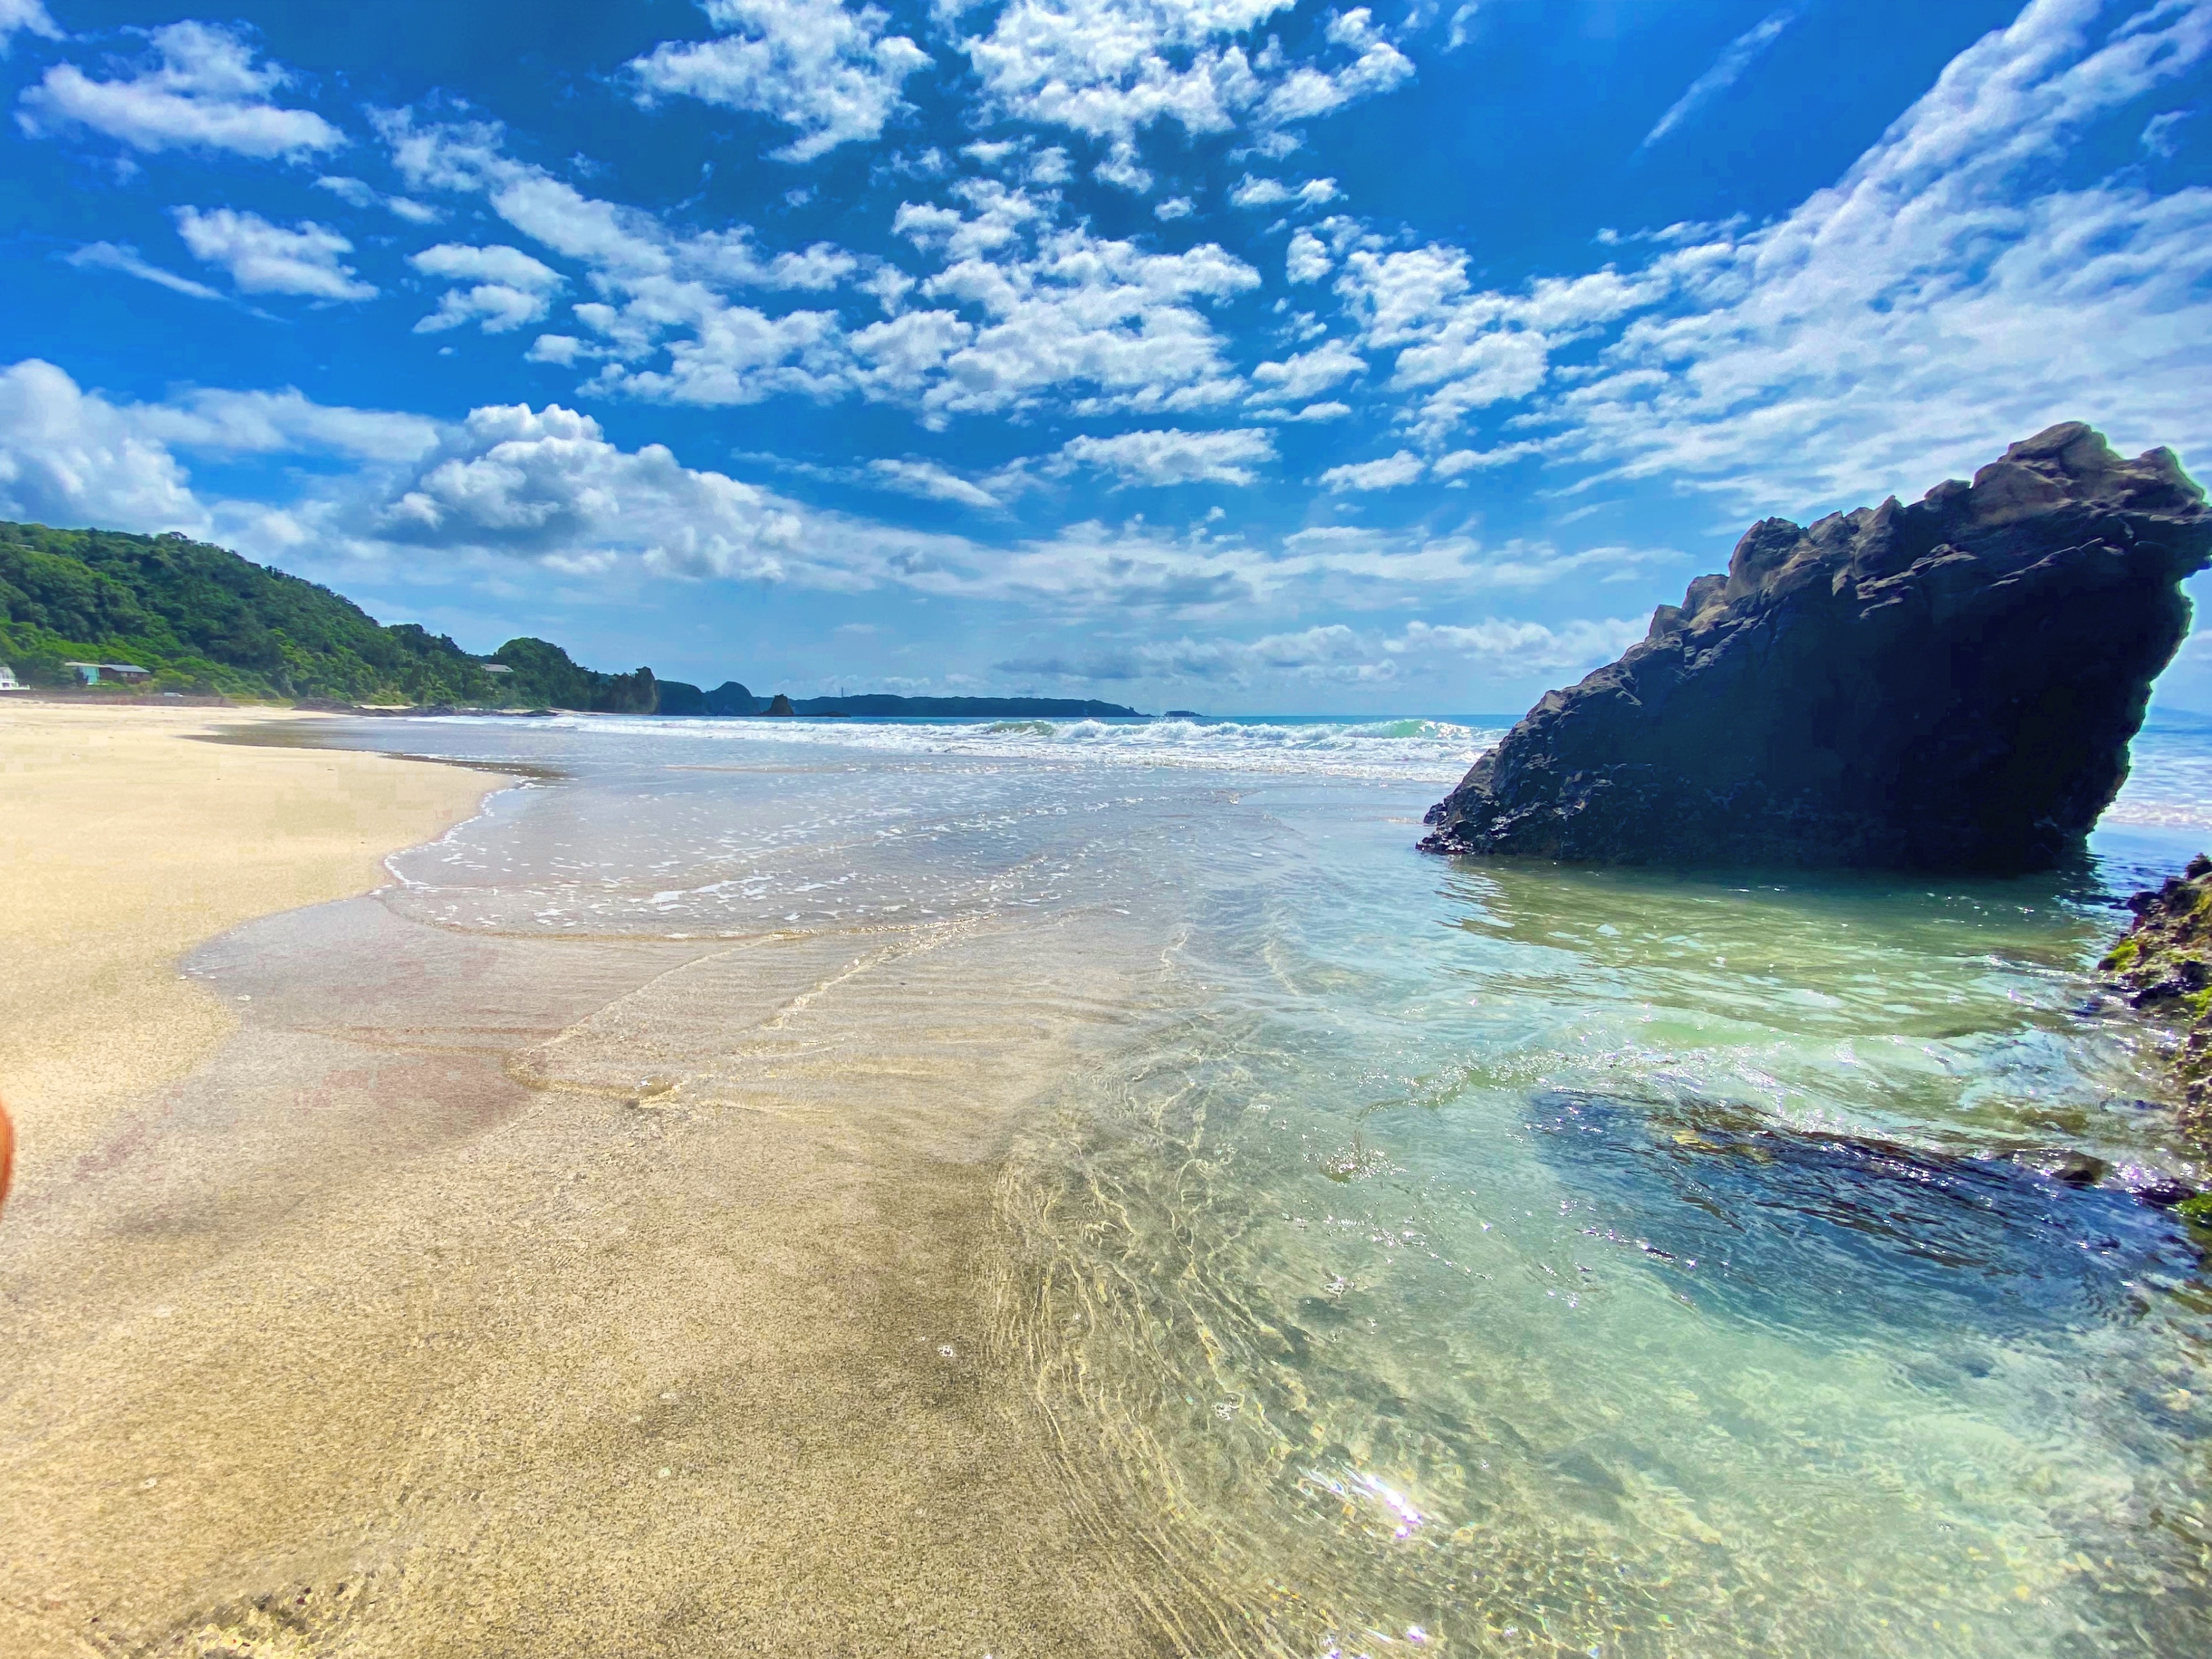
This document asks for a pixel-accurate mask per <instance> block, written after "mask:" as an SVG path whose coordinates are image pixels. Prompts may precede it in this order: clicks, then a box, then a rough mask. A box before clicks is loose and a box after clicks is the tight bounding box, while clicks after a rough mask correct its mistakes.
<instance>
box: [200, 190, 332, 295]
mask: <svg viewBox="0 0 2212 1659" xmlns="http://www.w3.org/2000/svg"><path fill="white" fill-rule="evenodd" d="M172 212H173V214H174V216H175V218H176V221H177V234H179V236H181V237H183V238H184V240H185V246H186V247H188V248H190V249H191V251H192V252H193V254H194V256H195V257H197V258H200V259H203V260H204V261H206V262H207V263H208V264H215V265H221V266H222V267H223V268H224V269H225V270H228V271H229V272H230V278H231V281H232V282H234V283H236V284H237V285H238V286H239V288H240V289H241V290H243V291H244V292H246V293H248V294H304V295H307V296H309V297H310V298H313V299H318V300H367V299H372V298H374V296H375V294H376V289H374V287H373V286H371V285H370V284H369V283H364V282H362V281H360V280H359V279H358V278H357V277H356V276H355V275H354V270H353V267H352V266H350V265H349V264H345V263H344V261H343V259H342V258H340V256H341V255H343V254H346V253H350V252H352V251H353V244H352V243H351V242H349V241H348V240H346V239H345V238H344V237H343V236H341V235H339V234H337V232H336V231H334V230H327V229H325V228H323V227H322V226H321V225H319V224H316V223H315V222H313V220H302V221H301V222H300V223H299V224H298V225H297V226H295V228H292V229H290V230H287V229H285V228H283V226H282V225H272V224H270V222H268V221H267V220H266V219H264V218H263V217H262V216H260V215H259V214H258V213H243V212H240V211H238V210H234V209H232V208H216V210H213V211H212V212H208V213H203V212H202V211H200V210H199V209H197V208H195V207H180V208H176V209H173V210H172Z"/></svg>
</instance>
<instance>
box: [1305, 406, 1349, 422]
mask: <svg viewBox="0 0 2212 1659" xmlns="http://www.w3.org/2000/svg"><path fill="white" fill-rule="evenodd" d="M1351 413H1352V405H1351V404H1340V403H1334V402H1332V403H1325V404H1307V405H1306V406H1305V407H1304V409H1302V410H1299V411H1298V412H1297V414H1295V415H1293V416H1291V417H1290V418H1291V420H1293V421H1340V420H1342V419H1343V418H1344V417H1345V416H1347V415H1349V414H1351Z"/></svg>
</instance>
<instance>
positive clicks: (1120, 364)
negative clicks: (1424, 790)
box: [380, 113, 1260, 426]
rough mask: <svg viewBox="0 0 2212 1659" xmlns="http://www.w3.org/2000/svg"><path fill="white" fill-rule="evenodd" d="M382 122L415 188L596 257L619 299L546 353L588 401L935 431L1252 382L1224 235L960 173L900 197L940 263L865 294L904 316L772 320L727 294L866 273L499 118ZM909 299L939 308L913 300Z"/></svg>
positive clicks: (906, 233) (1157, 402)
mask: <svg viewBox="0 0 2212 1659" xmlns="http://www.w3.org/2000/svg"><path fill="white" fill-rule="evenodd" d="M380 129H381V131H383V132H384V134H385V136H386V139H387V141H388V142H389V143H391V145H392V159H393V161H394V163H395V165H396V166H397V167H398V168H399V170H400V172H401V173H402V175H403V176H404V177H405V178H406V179H408V180H409V182H410V185H414V186H415V187H417V188H424V189H442V190H463V191H481V192H483V194H484V195H485V196H486V197H487V198H488V199H489V203H490V204H491V207H492V209H493V210H494V211H495V212H496V213H497V214H499V216H501V218H503V219H505V220H506V221H507V222H508V223H509V224H510V225H513V227H514V228H516V229H518V230H520V231H521V232H522V233H523V234H526V235H527V236H529V237H531V238H532V239H533V240H537V241H538V242H539V243H542V244H543V245H544V246H547V247H550V248H551V249H553V250H554V251H555V252H558V253H561V254H562V255H563V256H564V257H567V258H574V259H577V260H579V261H580V262H582V263H583V264H585V265H586V267H587V268H588V270H589V274H590V278H591V281H592V284H593V285H594V286H595V287H597V288H598V289H600V290H601V291H602V292H603V293H604V294H605V295H607V296H608V297H607V298H606V299H605V300H602V301H589V302H586V303H584V304H580V305H578V306H576V307H574V316H575V319H576V321H577V323H578V325H580V327H579V328H578V329H577V330H575V331H563V332H561V333H558V334H552V335H548V336H545V337H542V338H541V340H540V343H538V344H537V345H535V346H533V347H532V356H534V357H536V358H537V359H538V361H543V362H586V361H593V360H596V361H598V362H600V363H601V365H602V367H601V368H600V370H599V374H598V375H597V377H596V378H595V379H594V380H592V381H590V382H589V383H587V384H588V388H589V389H590V390H592V391H597V392H628V393H630V394H632V395H635V396H638V397H643V398H654V399H659V400H664V401H668V402H676V403H689V404H702V405H730V404H745V403H751V402H756V401H757V400H759V399H761V398H766V397H769V396H773V395H778V394H782V393H797V394H799V395H802V396H807V397H812V398H840V397H844V396H849V395H854V394H857V395H859V396H860V397H863V398H870V399H875V400H880V401H887V402H897V403H905V404H911V405H913V406H915V408H916V409H917V410H918V411H919V413H920V414H921V417H922V418H923V420H924V421H925V422H927V423H929V424H931V425H933V426H938V425H942V424H944V423H945V421H946V420H947V419H948V418H949V417H950V416H952V415H955V414H963V413H970V412H999V411H1004V410H1019V409H1025V408H1029V407H1032V406H1035V405H1036V404H1039V403H1040V402H1042V401H1044V400H1045V399H1047V398H1055V399H1059V400H1060V401H1062V402H1063V404H1064V405H1065V407H1066V409H1067V410H1069V412H1071V413H1073V414H1075V415H1078V416H1091V415H1096V414H1099V413H1103V412H1109V411H1120V410H1127V411H1131V412H1138V413H1144V412H1158V413H1161V414H1178V413H1182V412H1186V411H1188V410H1201V409H1210V408H1215V407H1218V406H1220V405H1222V404H1226V403H1229V402H1231V401H1234V400H1235V399H1236V398H1239V397H1241V396H1242V395H1243V391H1244V386H1243V381H1242V380H1240V379H1239V378H1238V377H1237V374H1235V372H1234V370H1233V368H1231V365H1230V363H1229V361H1228V356H1227V350H1226V347H1227V343H1226V341H1225V339H1224V338H1223V337H1222V336H1221V335H1220V334H1219V333H1218V332H1217V331H1216V330H1215V329H1214V328H1213V327H1212V325H1211V324H1210V323H1209V322H1208V320H1207V319H1206V316H1205V315H1204V313H1203V312H1202V311H1201V310H1200V307H1203V306H1211V305H1214V304H1218V303H1219V302H1220V301H1224V300H1226V299H1228V298H1230V297H1231V296H1233V295H1237V294H1239V293H1242V292H1243V291H1245V290H1247V289H1251V288H1254V287H1256V286H1258V284H1259V281H1260V277H1259V273H1258V272H1256V271H1255V270H1252V269H1251V267H1250V266H1249V265H1247V264H1244V263H1243V261H1241V260H1239V259H1237V258H1233V257H1232V256H1231V255H1230V254H1228V253H1226V252H1224V251H1223V250H1222V249H1221V248H1220V247H1219V246H1217V245H1215V244H1212V243H1207V244H1205V245H1203V246H1199V247H1194V248H1191V249H1188V250H1186V251H1184V252H1181V253H1174V254H1159V253H1152V252H1146V250H1144V249H1143V248H1140V247H1139V246H1137V245H1136V244H1135V243H1133V242H1129V241H1121V240H1111V239H1108V238H1103V237H1100V236H1097V235H1096V234H1092V233H1091V231H1089V230H1088V229H1087V228H1082V227H1080V226H1077V227H1073V228H1063V227H1062V226H1061V225H1060V221H1061V219H1062V218H1063V217H1064V207H1063V204H1061V202H1060V198H1059V197H1058V196H1057V194H1055V193H1044V194H1033V193H1031V192H1030V191H1029V190H1028V189H1026V188H1025V187H1021V186H1016V185H1009V184H1007V183H1006V182H1005V181H1003V180H1001V179H995V178H981V177H969V178H965V179H956V180H953V181H951V183H950V184H949V185H948V186H947V189H948V190H949V191H950V193H951V197H952V198H953V199H952V201H951V203H944V202H932V203H907V204H903V205H902V206H901V207H900V209H899V210H898V211H897V214H896V216H895V218H894V221H893V229H894V231H895V232H896V234H899V235H900V236H902V237H903V238H904V239H906V240H908V242H909V243H911V244H912V245H913V246H914V247H915V249H916V250H917V251H919V252H921V253H923V254H926V255H928V256H931V257H933V258H935V259H937V260H938V261H939V270H937V272H936V273H935V275H933V276H930V277H929V278H928V279H927V280H926V281H924V282H922V283H919V284H918V285H917V284H915V283H913V282H912V279H911V278H908V276H906V275H905V273H903V272H902V271H898V270H896V267H894V266H891V265H890V264H888V263H886V264H882V265H879V266H878V267H876V268H875V269H874V270H872V273H871V274H870V276H869V277H868V278H867V279H866V283H864V284H863V285H864V286H866V288H868V289H870V290H871V291H872V292H874V293H875V294H876V295H878V298H879V299H880V300H882V301H884V303H885V306H886V308H887V309H890V310H892V311H893V312H894V313H896V314H894V315H892V316H890V317H889V318H887V319H884V321H882V322H878V323H874V324H871V325H867V326H865V327H862V328H859V329H856V330H850V331H848V330H847V329H846V327H845V325H844V324H843V322H842V319H841V318H840V316H839V315H838V313H836V312H834V311H831V310H828V309H819V310H817V309H806V310H793V311H787V312H784V313H781V314H776V313H774V312H773V311H771V310H769V309H768V308H766V307H760V306H751V305H735V304H732V302H731V301H729V299H728V298H727V297H726V291H727V290H728V289H731V288H732V287H734V286H737V285H739V284H752V285H757V286H781V287H799V286H807V287H828V286H831V285H834V284H835V283H838V282H840V281H842V280H845V279H847V278H848V277H850V276H853V275H854V273H855V272H856V271H857V270H858V269H859V268H860V261H859V260H857V259H856V258H854V256H852V255H850V254H848V253H845V252H842V250H838V249H836V248H834V247H830V246H828V245H826V244H817V246H814V247H811V248H809V249H807V250H806V251H805V252H804V253H803V254H792V253H786V254H780V255H777V256H775V258H768V257H766V256H764V255H763V254H762V253H761V252H759V251H758V250H757V248H756V247H755V246H754V245H753V242H752V240H751V233H750V231H749V230H746V229H745V228H743V227H738V228H735V229H733V230H730V231H721V232H712V233H704V234H696V235H689V236H683V235H678V234H674V233H672V232H671V231H670V230H669V229H668V228H666V227H665V226H664V225H663V224H661V223H660V222H659V220H657V219H655V218H653V216H650V215H648V214H645V213H641V212H640V211H638V210H635V209H632V208H627V207H623V206H622V205H620V204H616V203H611V202H605V201H597V200H594V199H592V198H591V197H586V196H584V195H583V194H582V193H581V192H580V191H577V190H576V189H575V188H574V186H572V185H568V184H566V183H564V182H562V180H560V179H555V178H554V177H552V175H550V173H546V172H545V171H544V169H542V168H538V167H532V166H529V165H527V164H526V163H521V162H517V161H513V160H511V159H510V158H508V157H507V155H505V154H504V153H503V151H502V149H501V143H502V136H501V132H500V131H499V130H498V129H497V128H496V127H492V126H489V125H446V126H438V127H428V128H424V127H418V126H416V125H415V124H414V123H413V121H412V119H411V118H410V117H408V116H407V115H405V114H404V113H402V114H398V115H394V116H386V117H384V118H381V120H380ZM911 293H918V294H919V295H921V297H922V298H924V299H926V300H927V301H930V302H931V303H930V304H929V306H928V307H926V308H922V309H907V308H905V307H907V306H908V299H909V295H910V294H911Z"/></svg>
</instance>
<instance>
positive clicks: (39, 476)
mask: <svg viewBox="0 0 2212 1659" xmlns="http://www.w3.org/2000/svg"><path fill="white" fill-rule="evenodd" d="M0 515H4V516H6V517H8V518H10V519H18V520H33V521H35V522H38V523H41V524H55V525H100V526H113V527H117V528H120V529H125V530H140V531H156V530H184V531H188V532H190V531H197V530H201V529H204V527H205V526H206V524H207V522H208V520H207V514H206V513H205V510H204V508H203V507H201V506H200V503H199V502H198V501H197V500H196V499H195V498H194V497H193V495H192V492H191V485H190V483H189V482H188V480H187V477H186V475H185V469H184V468H183V467H182V466H181V465H179V463H178V461H177V459H176V458H175V457H174V456H173V455H171V454H170V453H169V452H168V449H167V447H166V446H165V445H163V444H162V443H161V441H159V440H158V439H152V438H149V437H148V436H147V435H145V434H144V433H143V432H141V431H140V430H138V429H137V425H136V423H135V422H133V421H132V420H131V418H130V416H128V414H127V413H126V412H125V411H123V410H118V409H117V408H116V407H115V406H114V405H113V404H110V403H108V402H107V401H106V399H104V398H100V397H97V396H94V394H91V393H88V392H83V391H82V390H80V389H79V388H78V386H77V384H76V381H74V380H71V379H70V377H69V376H68V375H67V374H64V373H63V372H62V371H61V370H60V369H58V368H55V367H54V366H53V365H52V363H49V362H41V361H40V360H39V359H38V358H35V357H33V358H29V359H27V360H26V361H24V362H20V363H16V364H15V365H13V366H12V367H10V368H5V369H0Z"/></svg>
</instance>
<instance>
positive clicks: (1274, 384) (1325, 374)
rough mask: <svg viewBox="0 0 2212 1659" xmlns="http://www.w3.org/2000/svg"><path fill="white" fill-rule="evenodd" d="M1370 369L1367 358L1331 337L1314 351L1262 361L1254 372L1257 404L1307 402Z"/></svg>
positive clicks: (1253, 399)
mask: <svg viewBox="0 0 2212 1659" xmlns="http://www.w3.org/2000/svg"><path fill="white" fill-rule="evenodd" d="M1366 372H1367V360H1366V359H1365V358H1364V357H1362V356H1360V355H1359V354H1358V352H1356V351H1354V350H1353V349H1352V348H1351V347H1350V346H1348V345H1346V343H1344V342H1343V341H1341V340H1328V341H1324V342H1323V343H1322V344H1320V345H1317V346H1316V347H1315V348H1314V349H1312V350H1311V351H1301V352H1298V353H1297V354H1295V355H1294V356H1290V357H1286V358H1285V359H1284V360H1283V361H1282V362H1268V363H1261V365H1260V366H1259V367H1258V368H1255V369H1254V370H1253V371H1252V380H1253V383H1254V386H1255V388H1256V389H1255V391H1254V392H1253V393H1252V401H1253V402H1254V403H1255V404H1257V403H1304V402H1305V401H1306V400H1307V399H1309V398H1312V397H1314V396H1315V395H1316V393H1319V392H1326V391H1328V389H1329V387H1331V386H1334V385H1336V384H1337V383H1338V382H1339V381H1340V380H1350V379H1351V378H1352V376H1354V375H1356V374H1365V373H1366Z"/></svg>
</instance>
